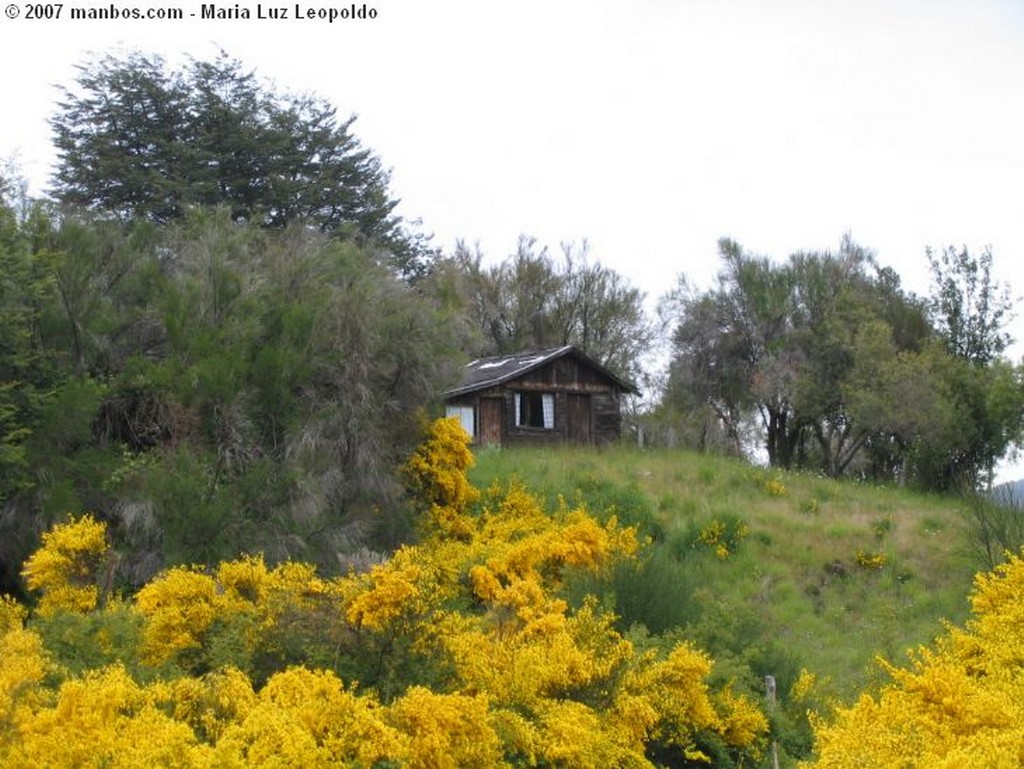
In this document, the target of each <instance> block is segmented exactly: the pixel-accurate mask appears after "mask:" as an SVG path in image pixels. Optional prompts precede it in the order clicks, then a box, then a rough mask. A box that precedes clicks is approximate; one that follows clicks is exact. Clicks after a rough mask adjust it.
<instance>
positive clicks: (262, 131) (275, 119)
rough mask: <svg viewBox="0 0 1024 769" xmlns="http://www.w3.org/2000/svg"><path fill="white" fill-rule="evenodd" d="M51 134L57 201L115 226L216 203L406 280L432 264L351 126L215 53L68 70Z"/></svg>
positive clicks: (316, 101) (385, 176) (313, 100)
mask: <svg viewBox="0 0 1024 769" xmlns="http://www.w3.org/2000/svg"><path fill="white" fill-rule="evenodd" d="M79 73H80V74H79V76H78V79H77V81H76V83H75V86H74V87H72V88H64V89H63V100H62V101H61V102H60V104H59V108H58V111H57V112H56V114H55V115H54V116H53V117H52V119H51V121H50V123H51V126H52V128H53V133H54V143H55V145H56V147H57V150H58V153H59V163H58V167H57V171H56V173H55V175H54V179H53V185H54V186H53V191H54V193H55V195H56V197H57V198H58V199H59V200H61V201H63V202H66V203H71V204H75V205H79V206H84V207H87V208H90V209H94V210H97V211H102V212H104V213H109V214H112V215H114V216H116V217H118V218H120V219H122V220H127V219H131V218H145V219H150V220H153V221H155V222H169V221H173V220H178V219H181V218H182V216H183V215H184V213H185V211H186V210H187V209H188V208H189V207H191V206H213V205H224V206H226V207H228V208H229V210H230V211H231V215H232V217H233V218H234V219H235V220H244V221H250V222H255V223H259V224H262V225H264V226H266V227H273V228H281V227H285V226H287V225H288V224H291V223H293V222H298V223H303V224H307V225H311V226H314V227H316V228H318V229H320V230H321V231H323V232H329V233H337V234H340V235H346V236H352V237H356V238H358V239H360V240H361V241H362V242H363V243H365V244H368V245H370V246H372V247H376V248H380V249H383V250H384V251H385V252H387V253H388V254H389V256H390V261H391V262H392V264H393V266H395V267H396V268H397V269H398V271H399V272H401V273H402V274H403V275H405V276H406V277H410V278H413V277H418V276H420V275H421V274H422V273H423V271H424V270H425V269H426V267H427V265H428V263H429V262H430V261H432V259H433V257H434V255H435V254H434V252H433V251H431V249H430V248H429V246H428V245H427V242H426V240H427V239H426V238H425V237H423V236H422V235H420V234H418V233H416V232H414V230H415V228H414V227H413V226H410V225H409V223H407V222H404V221H403V220H402V219H401V218H400V217H399V216H397V215H396V214H395V212H394V209H395V206H396V205H397V204H398V201H397V200H395V199H393V198H392V197H391V194H390V191H389V187H388V185H389V182H390V178H389V173H388V171H387V170H386V169H385V168H384V167H383V166H382V164H381V161H380V159H379V158H378V157H377V156H376V155H374V154H373V153H372V152H371V151H370V150H369V149H367V148H366V147H364V146H363V145H362V144H361V142H360V141H359V139H358V138H357V137H356V136H355V134H354V133H353V132H352V124H353V123H354V121H355V116H350V117H349V118H347V119H344V120H339V119H338V117H337V111H336V109H335V108H334V107H333V106H332V105H330V104H329V103H328V102H326V101H325V100H323V99H321V98H319V97H316V96H311V95H300V96H296V95H292V94H288V93H280V92H277V91H274V90H272V89H271V88H270V87H269V86H268V85H266V84H264V83H262V82H260V81H259V80H258V79H257V78H256V76H255V75H254V74H253V73H251V72H247V71H246V70H245V69H244V68H243V67H242V64H241V63H240V62H238V61H237V60H234V59H231V58H230V57H228V56H227V55H226V54H224V53H221V55H220V56H219V57H218V58H217V59H215V60H214V61H196V60H192V61H191V62H190V63H188V64H186V65H184V66H183V67H181V68H179V69H174V70H172V69H169V68H168V67H167V65H166V63H165V62H164V61H163V59H161V58H160V57H157V56H147V55H144V54H142V53H132V54H128V55H127V56H124V57H123V58H117V57H114V56H110V55H108V56H104V57H102V58H100V59H98V60H95V61H90V62H87V63H85V64H82V65H80V66H79Z"/></svg>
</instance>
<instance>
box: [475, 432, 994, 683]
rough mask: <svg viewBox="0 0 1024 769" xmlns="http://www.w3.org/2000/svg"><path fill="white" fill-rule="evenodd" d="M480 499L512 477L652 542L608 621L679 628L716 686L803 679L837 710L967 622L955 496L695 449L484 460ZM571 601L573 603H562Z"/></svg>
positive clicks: (968, 562) (968, 565) (973, 565)
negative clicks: (745, 670) (827, 693)
mask: <svg viewBox="0 0 1024 769" xmlns="http://www.w3.org/2000/svg"><path fill="white" fill-rule="evenodd" d="M471 477H472V480H473V482H474V483H475V484H477V485H478V486H479V487H486V486H488V485H490V484H491V483H492V482H494V481H497V480H500V479H507V478H510V477H513V478H518V479H519V480H521V481H522V482H524V483H525V484H526V485H527V487H528V488H529V489H530V490H531V491H533V492H534V493H536V494H538V495H540V496H542V497H544V498H545V499H546V500H547V503H548V504H549V505H550V506H552V507H553V506H555V505H557V504H558V497H559V496H560V495H561V497H562V498H563V499H565V500H566V501H568V502H570V503H572V502H575V501H583V502H584V503H585V504H587V506H588V508H589V509H590V511H591V512H592V513H594V514H598V515H599V516H600V515H607V514H609V513H615V514H617V515H618V516H619V518H620V520H623V521H625V522H633V523H638V524H639V525H641V528H642V529H643V530H644V531H645V532H646V533H648V534H649V535H650V536H651V537H652V544H651V547H650V548H649V550H648V562H647V565H646V567H645V568H644V569H642V570H640V571H641V573H637V572H636V570H634V572H633V573H631V574H618V575H614V576H613V577H611V578H609V579H606V580H605V581H604V584H603V585H595V584H593V583H591V584H585V585H578V586H577V593H582V592H585V591H586V590H596V591H599V592H602V594H603V596H604V598H603V600H605V602H606V603H612V604H614V607H615V610H616V611H617V612H618V613H619V614H620V615H622V624H624V625H628V624H631V623H635V622H643V623H644V624H645V625H646V626H647V627H648V628H649V629H650V630H651V631H652V632H664V631H666V630H669V629H671V628H672V627H675V626H679V627H681V628H682V632H683V633H684V634H687V635H689V636H690V637H693V638H694V639H695V640H696V641H698V642H699V643H700V644H702V645H703V646H704V647H705V648H706V649H707V650H708V651H710V652H711V653H712V654H713V656H714V657H715V659H716V661H718V663H719V666H720V667H721V668H722V670H723V674H727V673H728V671H729V668H730V665H729V660H730V659H737V660H738V661H742V662H743V663H745V664H746V665H748V666H749V668H750V669H752V670H754V671H756V672H758V673H759V674H772V675H775V676H776V677H777V678H778V679H779V685H780V689H781V688H782V687H787V686H789V685H791V684H792V683H793V679H795V677H796V676H797V674H798V672H799V670H800V668H801V667H805V668H807V669H808V670H810V671H811V672H813V673H815V674H817V675H818V676H820V677H827V678H828V679H830V680H831V682H832V685H833V687H834V692H835V694H837V695H839V696H840V697H841V698H842V699H849V698H851V697H852V696H853V695H854V694H855V693H856V692H857V691H858V690H860V689H862V688H863V687H864V686H865V685H866V684H868V683H870V681H871V680H872V679H873V678H874V677H876V676H877V675H878V673H877V668H876V666H875V665H874V664H873V660H874V658H875V657H876V655H878V654H881V655H883V656H885V657H886V658H888V659H891V660H893V661H896V662H903V661H905V659H906V651H907V650H908V649H909V648H912V647H916V646H917V645H920V644H924V643H929V642H930V641H931V640H932V639H933V638H934V637H935V636H937V635H939V634H940V633H941V632H942V630H943V622H944V621H945V620H949V621H953V622H959V621H962V620H963V618H964V617H965V616H966V614H967V603H966V597H967V594H968V592H969V590H970V587H971V583H972V578H973V574H974V573H975V572H976V571H978V570H979V569H981V568H984V564H982V563H981V561H980V559H979V558H978V557H977V556H975V555H973V554H972V553H971V550H970V547H969V545H968V541H969V539H968V527H967V526H966V525H965V517H964V514H963V512H962V511H961V509H960V505H959V503H958V501H957V500H954V499H950V498H944V497H938V496H924V495H919V494H914V493H911V492H907V491H904V490H900V489H884V488H877V487H873V486H868V485H860V484H851V483H841V482H836V481H832V480H829V479H826V478H822V477H817V476H814V475H809V474H798V473H779V472H776V471H768V470H765V469H761V468H755V467H752V466H750V465H748V464H746V463H744V462H739V461H736V460H730V459H722V458H718V457H709V456H704V455H699V454H694V453H687V452H680V451H668V450H645V451H638V450H636V449H632V448H625V447H616V448H611V449H586V448H575V447H564V448H561V449H557V450H551V449H544V450H539V449H538V450H531V449H504V450H484V451H481V452H479V453H478V455H477V466H476V468H474V470H473V471H472V473H471ZM570 592H572V591H570Z"/></svg>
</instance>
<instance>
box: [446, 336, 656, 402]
mask: <svg viewBox="0 0 1024 769" xmlns="http://www.w3.org/2000/svg"><path fill="white" fill-rule="evenodd" d="M565 356H571V357H573V358H575V359H576V360H577V361H579V362H580V363H582V364H583V365H585V366H588V367H589V368H592V369H594V370H595V371H597V372H598V373H599V374H601V375H602V376H604V377H605V378H607V379H608V380H609V381H611V382H612V383H613V384H614V385H615V386H617V387H618V388H619V389H620V390H622V391H624V392H628V393H632V394H634V395H639V394H640V391H639V390H638V389H637V388H636V385H634V384H633V383H632V382H628V381H626V380H625V379H622V378H621V377H619V376H617V375H615V374H613V373H612V372H611V371H609V370H608V369H606V368H605V367H604V366H602V365H601V364H600V363H598V362H597V361H595V360H593V359H592V358H590V357H588V356H586V355H584V354H583V353H582V352H581V351H580V350H578V349H576V348H575V347H573V346H572V345H567V346H565V347H552V348H550V349H548V350H526V351H523V352H518V353H514V354H510V355H495V356H492V357H489V358H477V359H475V360H471V361H470V362H469V363H467V364H466V365H465V367H464V368H463V370H462V380H461V381H460V382H459V384H458V385H457V386H455V387H453V388H452V389H450V390H447V391H445V393H444V395H445V397H447V398H451V397H454V396H456V395H465V394H467V393H471V392H476V391H477V390H485V389H487V388H488V387H494V386H496V385H500V384H504V383H506V382H509V381H512V380H513V379H518V378H519V377H521V376H522V375H523V374H526V373H527V372H529V371H533V370H534V369H537V368H540V367H541V366H544V365H546V364H548V363H550V362H551V361H553V360H557V359H558V358H562V357H565Z"/></svg>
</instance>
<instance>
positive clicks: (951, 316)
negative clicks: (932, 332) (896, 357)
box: [925, 246, 1013, 365]
mask: <svg viewBox="0 0 1024 769" xmlns="http://www.w3.org/2000/svg"><path fill="white" fill-rule="evenodd" d="M925 254H926V256H927V258H928V265H929V267H930V268H931V273H932V296H931V300H930V303H929V309H930V310H931V313H932V319H933V322H934V324H935V327H936V328H937V329H938V331H939V333H940V335H941V336H942V339H943V341H944V342H945V344H946V349H947V350H948V351H949V352H950V354H951V355H955V356H957V357H958V358H963V359H964V360H967V361H970V362H971V363H974V364H977V365H985V364H987V363H989V362H991V361H992V360H994V359H996V358H998V357H999V356H1000V355H1002V354H1003V352H1005V350H1006V348H1007V347H1009V345H1010V343H1011V342H1012V341H1013V340H1012V339H1011V338H1010V335H1009V334H1007V333H1006V331H1005V327H1006V323H1007V322H1008V321H1009V320H1010V317H1011V313H1012V310H1013V302H1012V300H1011V299H1010V292H1009V289H1008V288H1007V287H1006V286H1003V285H1001V284H1000V283H999V282H998V281H996V280H994V278H993V277H992V251H991V249H988V248H985V249H983V250H982V252H981V256H978V257H975V256H972V255H971V253H970V252H969V251H968V250H967V247H966V246H965V247H964V248H962V249H960V250H959V251H957V250H956V249H955V248H953V247H952V246H950V247H948V248H946V249H944V250H943V251H942V253H941V254H939V255H936V254H935V252H934V251H932V249H931V248H928V249H926V251H925Z"/></svg>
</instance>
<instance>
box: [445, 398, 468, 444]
mask: <svg viewBox="0 0 1024 769" xmlns="http://www.w3.org/2000/svg"><path fill="white" fill-rule="evenodd" d="M444 415H445V416H446V417H458V418H459V424H460V425H462V429H463V430H465V431H466V432H467V433H469V437H470V438H476V409H474V408H473V407H472V406H462V405H459V404H455V403H449V404H448V405H447V406H445V408H444Z"/></svg>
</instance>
